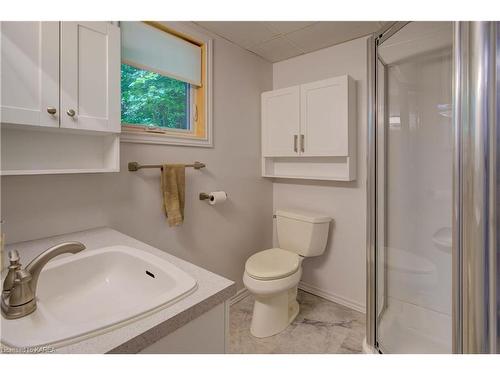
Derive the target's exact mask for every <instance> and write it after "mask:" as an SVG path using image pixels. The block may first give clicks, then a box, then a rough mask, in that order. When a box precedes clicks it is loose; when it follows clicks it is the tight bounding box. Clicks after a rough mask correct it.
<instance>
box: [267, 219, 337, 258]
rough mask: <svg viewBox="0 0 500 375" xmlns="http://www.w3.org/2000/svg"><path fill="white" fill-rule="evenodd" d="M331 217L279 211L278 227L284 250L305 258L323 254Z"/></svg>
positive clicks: (280, 241) (279, 239) (280, 243)
mask: <svg viewBox="0 0 500 375" xmlns="http://www.w3.org/2000/svg"><path fill="white" fill-rule="evenodd" d="M330 221H332V218H331V217H328V216H325V215H322V214H317V213H312V212H305V211H298V210H293V211H291V210H277V211H276V227H277V231H278V242H279V246H280V248H282V249H285V250H288V251H293V252H294V253H297V254H299V255H302V256H304V257H313V256H317V255H321V254H323V252H324V251H325V248H326V241H327V239H328V230H329V228H330Z"/></svg>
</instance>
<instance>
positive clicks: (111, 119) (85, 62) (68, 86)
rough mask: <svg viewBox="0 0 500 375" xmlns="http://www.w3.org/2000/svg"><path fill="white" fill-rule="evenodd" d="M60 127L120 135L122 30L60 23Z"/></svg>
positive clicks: (102, 24) (102, 25)
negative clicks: (117, 133)
mask: <svg viewBox="0 0 500 375" xmlns="http://www.w3.org/2000/svg"><path fill="white" fill-rule="evenodd" d="M61 112H62V113H61V127H63V128H75V129H82V130H97V131H106V132H120V29H119V28H118V27H117V26H115V25H112V24H110V23H108V22H62V23H61Z"/></svg>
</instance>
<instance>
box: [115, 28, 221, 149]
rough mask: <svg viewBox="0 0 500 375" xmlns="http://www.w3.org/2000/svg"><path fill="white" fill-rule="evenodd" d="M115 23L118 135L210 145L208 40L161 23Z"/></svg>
mask: <svg viewBox="0 0 500 375" xmlns="http://www.w3.org/2000/svg"><path fill="white" fill-rule="evenodd" d="M120 26H121V34H122V65H121V90H122V93H121V119H122V140H124V141H129V142H140V143H164V144H182V145H195V146H211V145H212V139H211V133H212V132H211V128H210V125H211V121H210V116H209V103H210V102H209V100H208V99H209V97H208V92H209V91H208V87H209V84H210V82H209V78H210V77H209V74H208V72H209V70H208V69H207V67H208V62H209V59H208V57H209V52H210V41H209V40H207V41H204V42H200V41H197V40H194V39H192V38H191V37H188V36H186V35H185V34H180V33H178V32H177V31H173V30H172V29H170V28H167V27H166V26H165V25H164V24H163V23H161V24H160V23H155V22H121V23H120Z"/></svg>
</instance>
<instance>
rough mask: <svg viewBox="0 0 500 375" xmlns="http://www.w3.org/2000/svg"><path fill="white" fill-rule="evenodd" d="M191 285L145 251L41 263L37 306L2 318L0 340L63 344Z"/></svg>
mask: <svg viewBox="0 0 500 375" xmlns="http://www.w3.org/2000/svg"><path fill="white" fill-rule="evenodd" d="M195 289H196V281H195V280H194V279H193V278H192V277H191V276H189V275H188V274H187V273H185V272H184V271H182V270H180V269H179V268H177V267H176V266H174V265H173V264H171V263H169V262H168V261H166V260H164V259H162V258H160V257H157V256H155V255H153V254H151V253H148V252H146V251H143V250H139V249H135V248H131V247H128V246H110V247H105V248H101V249H97V250H90V251H86V250H84V251H82V252H80V253H78V254H76V255H70V256H67V257H64V258H59V259H55V260H53V261H51V262H50V263H48V264H47V265H46V266H45V268H44V269H43V270H42V273H41V274H40V278H39V281H38V290H37V305H38V307H37V310H36V311H35V312H33V313H32V314H30V315H28V316H25V317H23V318H20V319H13V320H8V319H5V318H3V317H2V325H1V336H2V343H3V344H5V345H8V346H11V347H31V346H38V345H49V344H50V345H53V346H55V347H57V346H63V345H65V344H69V343H71V342H76V341H79V340H82V339H83V338H86V337H89V336H94V335H97V334H100V333H102V332H104V331H108V330H110V329H113V328H116V327H118V326H121V325H124V324H125V322H126V321H130V320H131V319H134V320H136V319H139V318H141V317H143V316H145V315H146V314H148V313H152V312H154V311H158V310H160V309H162V308H165V307H166V306H167V305H169V304H171V303H174V302H176V301H178V300H179V299H181V298H183V297H185V296H186V295H188V294H189V293H190V292H192V291H194V290H195Z"/></svg>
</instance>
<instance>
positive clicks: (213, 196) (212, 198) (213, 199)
mask: <svg viewBox="0 0 500 375" xmlns="http://www.w3.org/2000/svg"><path fill="white" fill-rule="evenodd" d="M221 193H222V195H223V196H222V197H221V196H220V194H221ZM217 195H219V196H218V197H217ZM199 197H200V201H207V202H208V203H209V204H211V205H214V204H218V203H223V202H224V201H225V200H226V199H227V193H226V192H225V191H214V192H210V193H200V195H199Z"/></svg>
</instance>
